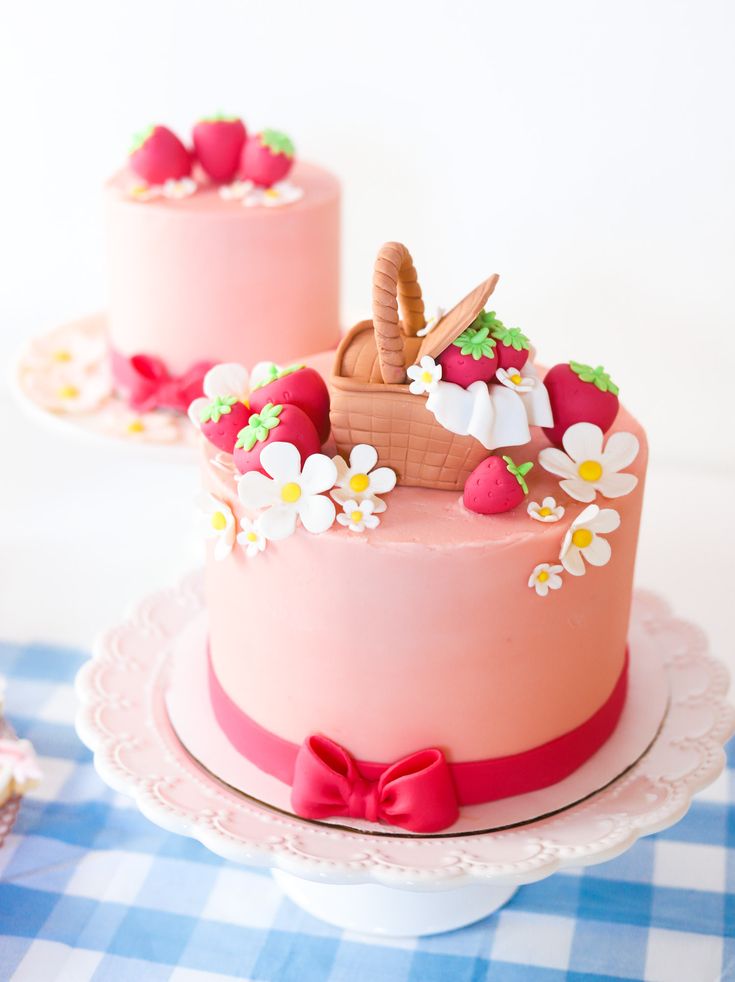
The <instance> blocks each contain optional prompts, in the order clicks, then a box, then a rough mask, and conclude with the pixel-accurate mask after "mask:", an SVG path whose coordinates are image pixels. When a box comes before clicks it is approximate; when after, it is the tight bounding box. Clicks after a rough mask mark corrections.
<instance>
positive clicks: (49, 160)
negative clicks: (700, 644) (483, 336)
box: [0, 0, 735, 654]
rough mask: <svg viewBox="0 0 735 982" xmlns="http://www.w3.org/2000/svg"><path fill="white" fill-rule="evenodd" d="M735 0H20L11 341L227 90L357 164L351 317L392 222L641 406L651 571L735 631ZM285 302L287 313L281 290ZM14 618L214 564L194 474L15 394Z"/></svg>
mask: <svg viewBox="0 0 735 982" xmlns="http://www.w3.org/2000/svg"><path fill="white" fill-rule="evenodd" d="M734 47H735V5H733V4H731V3H727V2H724V0H723V2H714V0H711V2H704V3H702V2H693V0H691V2H683V3H682V2H679V3H676V2H666V3H664V2H648V3H640V2H636V3H631V2H618V3H615V4H606V5H603V4H594V3H587V2H581V0H580V2H566V3H565V2H556V3H541V2H537V3H479V2H476V3H468V2H457V0H453V2H446V3H439V2H417V0H413V2H407V0H403V2H397V0H394V2H384V0H379V2H375V0H373V2H371V3H357V2H345V0H342V2H331V0H330V2H326V0H313V2H309V3H303V2H302V3H297V2H280V3H252V2H242V0H241V2H223V0H208V2H200V3H199V2H191V0H190V2H184V0H178V2H176V3H174V2H172V0H169V2H160V0H158V2H157V0H148V2H139V0H126V2H100V0H97V2H92V0H87V2H83V0H64V2H63V3H58V2H40V0H39V2H25V3H22V4H11V3H10V2H7V0H6V2H4V3H3V4H2V6H1V7H0V102H1V103H2V105H1V106H0V108H1V109H2V113H1V114H0V119H2V129H1V130H0V140H1V141H2V148H1V151H2V152H1V154H0V203H1V204H2V210H1V212H0V270H1V271H2V272H1V273H0V329H1V333H0V357H2V358H3V360H4V361H5V362H6V363H7V360H8V358H9V357H10V355H11V353H12V352H14V351H15V349H16V348H17V346H18V344H20V343H21V342H22V341H23V340H24V339H26V338H28V337H30V336H31V335H32V334H33V333H37V332H38V331H39V330H42V329H44V328H47V327H50V326H53V325H55V324H57V323H60V322H63V321H64V320H66V319H69V318H72V317H74V316H76V315H79V314H83V313H86V312H90V311H94V310H96V309H100V308H102V307H103V306H104V302H105V301H104V295H105V285H104V255H103V229H102V222H101V201H100V194H99V188H100V185H101V183H102V181H103V179H104V178H105V177H106V175H107V174H108V173H109V172H111V171H112V170H114V169H115V168H116V167H117V166H118V165H119V164H120V163H121V162H122V161H123V159H124V155H125V152H126V149H127V146H128V143H129V138H130V135H131V134H132V133H133V132H134V131H135V130H138V129H140V128H141V127H142V126H144V125H146V124H147V123H148V122H163V123H167V124H169V125H171V126H173V127H175V128H177V129H178V130H179V131H180V132H181V133H182V135H183V134H186V132H187V130H188V128H189V126H190V124H191V123H193V122H194V121H195V120H196V118H197V117H199V116H202V115H206V114H209V113H211V112H212V111H216V110H225V111H228V112H238V113H242V115H243V116H244V118H245V120H246V123H247V124H248V125H249V126H250V127H251V128H252V129H255V130H257V129H260V128H262V127H263V126H265V125H270V126H275V127H277V128H282V129H284V130H286V131H288V132H290V133H291V134H292V135H293V137H294V139H295V141H296V143H297V146H298V148H299V150H300V152H301V153H302V155H303V156H305V157H307V158H310V159H313V160H316V161H319V162H322V163H324V164H325V165H327V166H329V167H330V168H331V169H333V170H335V171H336V172H337V173H338V174H339V175H340V176H341V177H342V179H343V182H344V238H343V245H344V298H343V300H344V303H343V308H344V319H345V323H346V324H349V323H350V322H352V321H353V320H355V319H357V318H358V317H360V316H363V315H364V314H365V312H366V311H367V308H368V302H369V286H370V283H369V281H370V269H371V262H372V259H373V256H374V253H375V251H376V248H377V247H378V246H379V244H380V243H381V242H382V241H384V240H385V239H389V238H399V239H402V240H404V241H405V242H406V243H407V244H408V246H409V248H410V249H411V250H412V252H413V254H414V258H415V260H416V263H417V266H418V269H419V274H420V277H421V280H422V282H423V285H424V291H425V294H426V296H427V299H428V300H429V301H430V302H432V303H442V304H445V305H446V304H448V303H451V302H453V300H454V299H456V298H458V297H459V296H461V295H462V294H464V293H465V292H466V291H467V289H469V288H470V287H471V286H473V285H475V283H476V282H477V281H479V280H480V279H482V278H484V277H485V276H486V275H487V274H488V273H490V272H492V271H497V272H499V273H500V274H501V283H500V286H499V287H498V290H497V291H496V304H495V306H496V309H497V310H498V312H499V315H500V316H501V317H502V318H503V319H504V320H506V322H508V323H510V324H519V325H520V326H521V327H522V328H523V329H524V330H525V331H526V332H527V333H528V334H529V335H530V336H531V338H532V340H533V341H534V342H535V343H536V345H537V347H538V349H539V356H540V358H541V360H543V361H544V362H546V363H547V364H551V363H553V362H555V361H560V360H562V359H568V358H570V357H573V358H576V359H578V360H582V361H592V362H593V363H595V364H596V363H598V362H603V363H604V364H605V365H606V367H607V368H608V369H609V370H610V371H611V373H612V374H613V376H614V377H615V379H616V380H617V381H618V383H619V384H620V386H621V392H622V396H623V399H624V401H625V402H626V403H627V404H628V406H629V408H631V409H632V410H633V411H634V413H636V415H638V416H639V418H640V419H641V420H642V421H643V422H644V424H645V425H646V426H647V428H648V431H649V436H650V439H651V445H652V463H651V477H650V482H649V493H648V502H647V513H646V522H645V528H644V533H643V536H642V540H641V551H640V562H639V579H640V581H641V582H642V583H643V584H644V585H647V586H650V587H653V588H654V589H658V590H660V591H661V592H663V593H665V594H666V595H668V596H669V597H670V598H671V599H672V601H673V602H674V604H675V606H676V607H677V608H678V609H679V610H681V611H682V612H683V613H685V614H688V615H689V616H693V617H695V618H697V619H699V620H700V621H703V622H706V623H707V625H708V627H709V628H710V630H711V632H712V634H713V636H714V638H715V640H716V643H717V646H718V648H719V649H720V651H721V653H723V654H727V653H728V652H729V651H730V650H731V649H732V642H731V640H730V638H731V615H730V612H729V610H728V608H727V604H728V603H729V601H727V600H726V599H725V598H726V597H729V596H730V595H731V593H732V583H733V570H734V569H735V559H734V558H733V554H734V553H735V532H734V531H733V529H734V527H735V516H734V513H733V498H734V494H735V486H734V485H733V480H732V476H733V470H734V469H735V440H734V439H733V435H732V430H733V422H732V414H733V396H732V388H733V382H732V376H733V370H732V366H733V361H734V360H735V340H734V339H735V282H734V281H733V268H735V191H734V188H733V185H734V180H735V126H734V125H733V111H732V106H733V94H734V89H735V85H734V83H735V58H733V50H734ZM284 316H290V312H289V311H288V310H284ZM0 410H2V413H1V414H0V437H2V440H3V451H2V458H1V459H2V461H3V463H2V465H0V467H1V468H2V470H1V471H0V473H1V474H2V480H1V481H0V509H1V514H2V518H1V520H0V548H1V549H2V555H1V556H0V578H1V579H0V637H3V636H4V637H7V636H9V635H16V636H19V635H20V636H30V637H33V636H36V637H40V636H43V637H51V638H60V639H65V640H68V641H71V642H73V643H79V644H84V643H87V642H88V641H89V637H90V636H91V634H92V633H93V631H94V630H96V629H97V628H98V627H100V626H102V625H104V624H105V623H107V622H108V621H110V620H114V618H115V616H116V615H117V613H118V611H119V608H120V607H121V606H124V605H125V604H126V603H127V601H128V600H129V599H131V600H132V599H134V598H135V597H136V596H138V595H140V594H141V593H142V592H144V591H145V590H146V589H149V588H150V587H151V586H155V585H165V584H166V583H167V582H168V581H170V580H171V579H172V578H175V576H176V574H177V572H179V571H183V570H184V569H185V568H186V567H187V566H188V565H191V564H192V563H193V562H194V561H195V560H196V557H197V555H198V544H197V543H196V542H195V541H194V538H193V533H192V529H191V512H190V507H189V501H190V493H191V491H192V490H193V488H194V487H195V486H196V473H195V472H194V470H193V468H192V467H189V466H186V465H185V464H184V465H181V464H178V465H171V464H169V463H166V462H165V461H164V462H161V463H160V464H159V463H158V462H155V461H152V460H151V459H149V458H146V459H145V460H143V459H140V458H137V457H133V456H131V455H130V456H129V455H125V454H123V453H122V452H121V451H120V450H119V449H117V448H113V449H109V448H102V449H100V448H98V447H97V446H96V445H94V446H91V445H90V446H87V445H84V444H77V443H75V442H73V441H72V442H69V441H67V440H65V439H63V438H60V437H58V436H57V435H55V434H53V433H51V432H49V433H44V432H43V431H42V430H41V429H39V428H38V427H37V426H36V425H34V424H33V423H31V422H29V421H27V420H26V419H24V418H23V417H21V416H20V414H19V413H17V411H16V410H15V409H14V408H13V406H12V403H11V400H10V396H9V395H8V393H5V392H3V394H2V395H0Z"/></svg>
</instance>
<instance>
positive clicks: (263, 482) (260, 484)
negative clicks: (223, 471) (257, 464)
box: [237, 471, 278, 509]
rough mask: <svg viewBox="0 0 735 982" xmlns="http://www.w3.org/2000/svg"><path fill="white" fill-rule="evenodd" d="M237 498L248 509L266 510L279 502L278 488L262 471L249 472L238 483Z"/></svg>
mask: <svg viewBox="0 0 735 982" xmlns="http://www.w3.org/2000/svg"><path fill="white" fill-rule="evenodd" d="M237 496H238V497H239V499H240V501H242V503H243V504H244V505H245V507H246V508H253V509H257V508H265V507H266V506H267V505H272V504H273V503H274V502H276V501H278V487H277V485H276V483H275V481H272V480H271V479H270V478H269V477H266V476H265V474H261V473H260V471H248V472H247V474H243V475H242V477H241V478H240V479H239V481H238V482H237Z"/></svg>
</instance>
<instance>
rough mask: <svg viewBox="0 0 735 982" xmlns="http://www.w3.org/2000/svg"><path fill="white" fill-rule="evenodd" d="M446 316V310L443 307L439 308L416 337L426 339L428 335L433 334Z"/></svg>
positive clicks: (417, 332)
mask: <svg viewBox="0 0 735 982" xmlns="http://www.w3.org/2000/svg"><path fill="white" fill-rule="evenodd" d="M445 314H446V310H445V309H444V308H443V307H437V308H436V310H435V311H434V313H433V315H432V316H431V317H429V318H428V319H427V321H426V324H425V325H424V326H423V327H422V328H421V330H420V331H416V337H417V338H425V337H426V335H427V334H431V332H432V331H433V330H434V328H435V327H436V325H437V324H438V323H439V321H440V320H441V319H442V317H443V316H444V315H445Z"/></svg>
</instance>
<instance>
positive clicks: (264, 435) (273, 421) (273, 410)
mask: <svg viewBox="0 0 735 982" xmlns="http://www.w3.org/2000/svg"><path fill="white" fill-rule="evenodd" d="M282 412H283V406H274V405H273V403H272V402H267V403H266V404H265V405H264V406H263V408H262V409H261V410H260V412H259V413H253V415H252V416H251V417H250V419H249V420H248V425H247V426H245V427H244V428H243V429H241V430H240V432H239V433H238V434H237V442H236V443H235V447H237V448H238V449H245V450H252V449H253V447H254V446H255V444H256V443H262V442H263V440H267V439H268V434H269V433H270V431H271V430H272V429H275V427H276V426H278V424H279V423H280V420H279V418H278V417H279V416H280V415H281V413H282Z"/></svg>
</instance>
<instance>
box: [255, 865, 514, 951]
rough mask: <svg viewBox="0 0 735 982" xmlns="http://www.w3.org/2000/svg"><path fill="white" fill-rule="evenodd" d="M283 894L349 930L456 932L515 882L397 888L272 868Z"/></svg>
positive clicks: (398, 934)
mask: <svg viewBox="0 0 735 982" xmlns="http://www.w3.org/2000/svg"><path fill="white" fill-rule="evenodd" d="M273 879H274V880H275V881H276V883H277V884H278V885H279V887H280V888H281V890H283V892H284V893H285V894H286V896H287V897H288V898H289V899H290V900H293V902H294V903H295V904H298V906H299V907H301V908H303V910H305V911H306V912H307V913H308V914H311V915H312V916H313V917H318V918H319V919H320V920H322V921H327V923H328V924H334V925H336V926H337V927H341V928H344V929H346V930H348V931H360V932H361V933H363V934H382V935H384V936H385V937H391V938H404V937H419V936H421V935H425V934H441V933H443V932H444V931H456V930H457V929H458V928H460V927H467V925H468V924H474V923H475V922H476V921H481V920H482V919H483V917H487V916H488V915H489V914H492V913H494V912H495V911H496V910H498V909H499V908H500V907H502V906H503V905H504V904H506V903H507V902H508V901H509V900H510V898H511V897H512V896H513V894H514V893H515V892H516V890H517V889H518V887H517V886H515V885H512V886H494V885H493V884H485V883H471V884H470V885H469V886H463V887H455V888H454V889H449V890H434V891H432V892H430V893H427V892H426V891H422V892H421V893H416V892H415V891H413V892H412V891H409V890H400V889H396V888H395V887H385V886H381V885H380V884H377V883H324V882H315V881H313V880H305V879H303V877H300V876H294V875H293V873H284V872H283V870H279V869H274V870H273Z"/></svg>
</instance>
